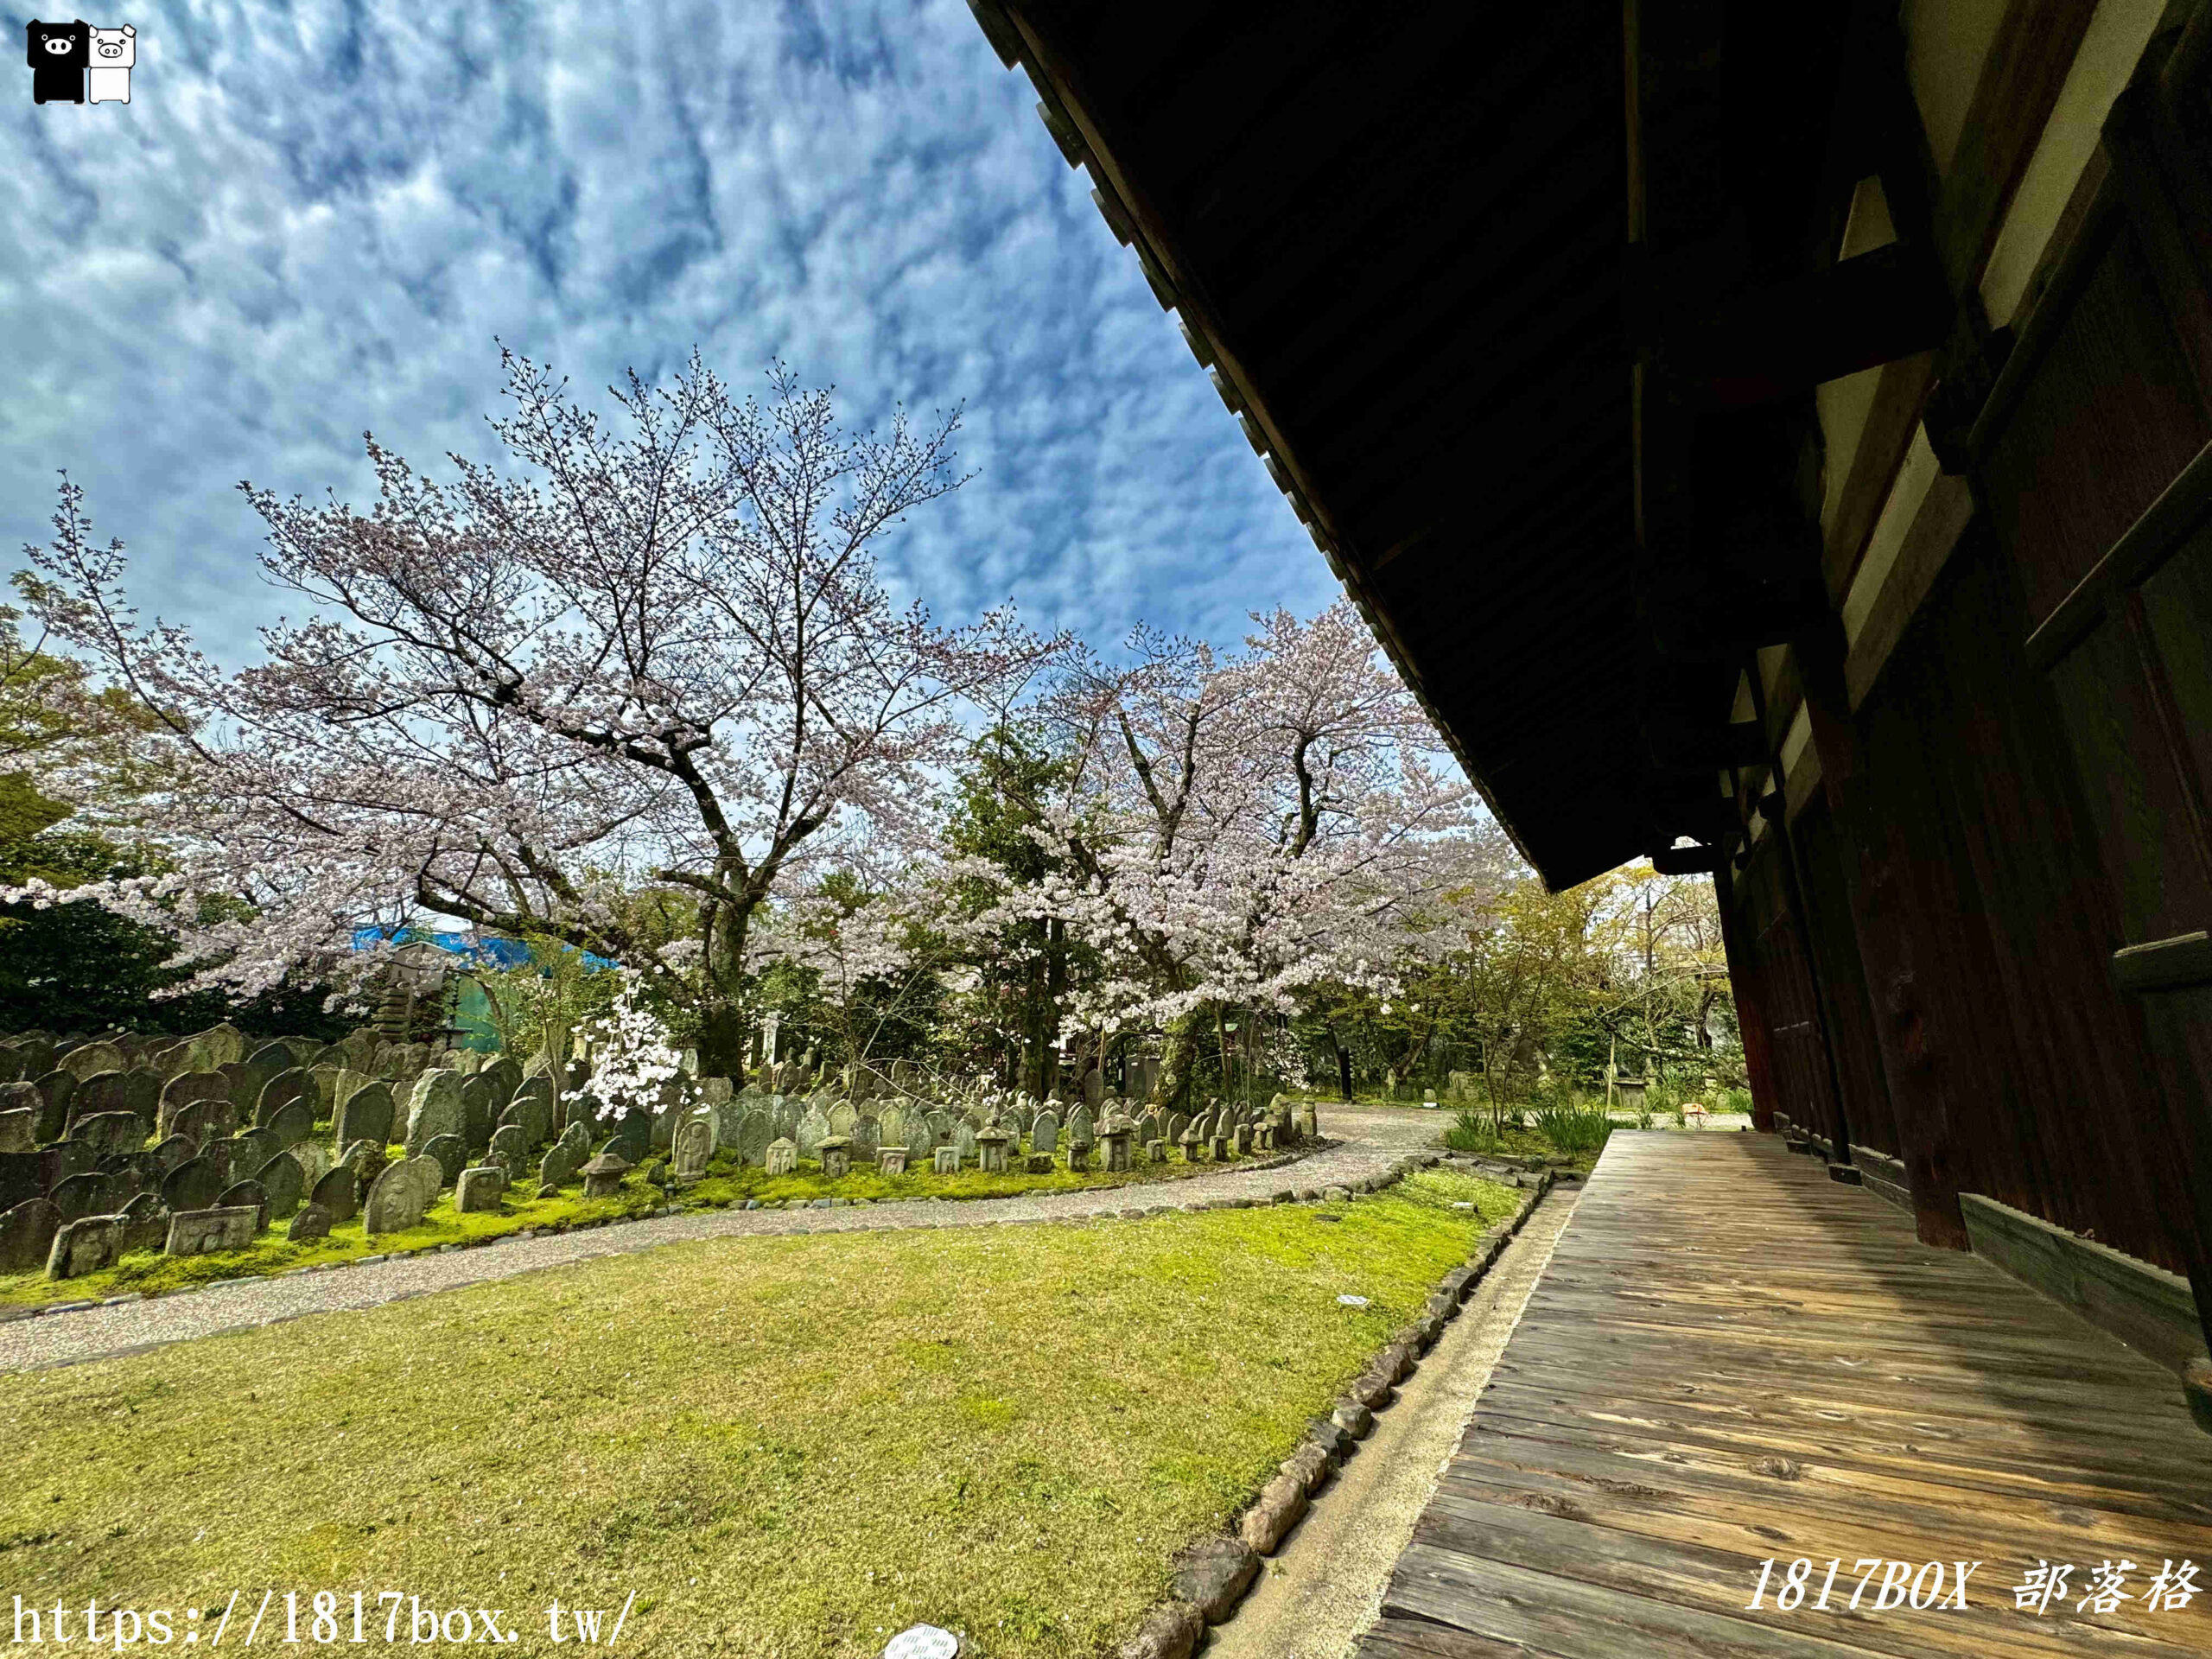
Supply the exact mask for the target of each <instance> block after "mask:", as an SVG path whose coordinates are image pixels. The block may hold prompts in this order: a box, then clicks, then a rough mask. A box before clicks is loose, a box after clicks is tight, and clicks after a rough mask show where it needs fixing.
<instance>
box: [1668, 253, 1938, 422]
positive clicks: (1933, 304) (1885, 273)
mask: <svg viewBox="0 0 2212 1659" xmlns="http://www.w3.org/2000/svg"><path fill="white" fill-rule="evenodd" d="M1952 314H1953V305H1952V301H1951V296H1950V292H1949V290H1948V288H1946V286H1945V285H1944V283H1943V280H1942V272H1941V270H1939V268H1938V267H1937V265H1936V262H1935V259H1934V257H1933V256H1932V255H1931V254H1929V252H1928V251H1927V250H1926V249H1924V248H1916V247H1914V246H1912V245H1909V244H1905V243H1892V244H1891V245H1889V246H1887V247H1883V248H1877V249H1875V250H1874V251H1872V252H1871V253H1862V254H1859V255H1858V256H1857V257H1853V258H1850V259H1845V260H1841V261H1839V262H1838V263H1837V264H1834V265H1831V266H1830V267H1829V268H1828V269H1827V270H1824V271H1821V272H1820V273H1819V274H1818V275H1816V276H1812V277H1803V278H1802V279H1800V280H1798V281H1796V282H1793V283H1782V284H1780V285H1778V286H1777V287H1774V288H1770V289H1764V290H1762V291H1760V292H1758V293H1753V294H1748V295H1744V296H1739V297H1738V298H1736V299H1734V300H1732V301H1730V302H1728V303H1727V304H1726V305H1725V306H1723V307H1721V308H1719V309H1717V310H1715V311H1714V312H1713V313H1711V314H1709V315H1706V316H1704V317H1701V318H1698V319H1695V320H1694V321H1685V322H1682V323H1680V324H1677V325H1675V326H1674V327H1662V333H1661V336H1660V339H1659V340H1658V341H1657V342H1656V347H1657V350H1658V352H1659V353H1660V354H1661V355H1662V357H1663V358H1664V359H1666V362H1667V364H1668V366H1669V371H1670V372H1672V373H1673V375H1674V376H1675V378H1676V380H1677V381H1678V383H1679V384H1680V385H1681V386H1682V388H1683V391H1684V395H1685V397H1687V398H1688V401H1689V402H1690V403H1691V404H1693V405H1694V406H1698V407H1703V408H1718V409H1743V408H1748V407H1750V406H1751V405H1753V404H1766V403H1772V402H1774V401H1775V400H1776V399H1777V398H1781V397H1788V396H1789V395H1790V394H1792V393H1795V392H1802V391H1809V390H1810V389H1811V388H1812V387H1814V386H1816V385H1820V384H1821V382H1823V381H1827V380H1835V379H1840V378H1842V377H1843V376H1845V375H1847V374H1854V373H1856V372H1859V370H1861V369H1871V368H1876V367H1878V366H1879V365H1882V364H1885V363H1890V362H1894V361H1896V360H1897V359H1899V358H1903V357H1910V356H1912V355H1913V354H1914V353H1918V352H1924V351H1929V350H1932V349H1933V348H1934V347H1935V346H1938V345H1940V344H1941V343H1942V340H1943V338H1944V336H1945V335H1946V334H1948V332H1949V330H1950V326H1951V317H1952Z"/></svg>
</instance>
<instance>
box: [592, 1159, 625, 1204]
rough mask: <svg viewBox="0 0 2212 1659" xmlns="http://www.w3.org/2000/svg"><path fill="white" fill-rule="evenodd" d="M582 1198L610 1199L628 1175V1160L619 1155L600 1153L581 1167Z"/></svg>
mask: <svg viewBox="0 0 2212 1659" xmlns="http://www.w3.org/2000/svg"><path fill="white" fill-rule="evenodd" d="M628 1173H630V1164H629V1160H627V1159H626V1158H624V1157H623V1156H622V1155H621V1154H620V1153H615V1152H602V1153H601V1154H599V1156H598V1157H596V1158H594V1159H593V1160H591V1161H590V1162H589V1163H588V1164H586V1165H585V1166H583V1170H582V1175H583V1178H584V1197H586V1198H613V1196H614V1194H615V1192H617V1191H618V1190H619V1189H620V1186H621V1185H622V1178H623V1177H624V1176H625V1175H627V1174H628Z"/></svg>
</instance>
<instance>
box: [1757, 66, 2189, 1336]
mask: <svg viewBox="0 0 2212 1659" xmlns="http://www.w3.org/2000/svg"><path fill="white" fill-rule="evenodd" d="M2104 160H2105V162H2107V164H2108V167H2107V171H2106V172H2105V174H2104V175H2103V179H2102V182H2101V185H2098V186H2097V187H2096V194H2095V195H2094V198H2093V199H2092V200H2090V201H2089V203H2088V207H2087V210H2086V212H2085V213H2083V215H2082V218H2081V219H2080V220H2079V224H2078V229H2076V230H2075V232H2073V234H2072V236H2071V238H2070V241H2069V245H2067V246H2066V247H2065V249H2064V250H2063V251H2062V252H2061V254H2060V255H2059V257H2058V258H2057V260H2056V264H2055V266H2054V267H2053V268H2052V270H2051V274H2050V277H2049V279H2048V281H2047V283H2046V285H2045V286H2044V289H2043V291H2042V292H2041V294H2040V296H2039V297H2038V298H2037V302H2036V304H2035V307H2034V309H2033V310H2032V312H2031V314H2030V315H2029V316H2028V317H2027V318H2026V319H2025V321H2024V323H2023V325H2022V327H2021V328H2020V332H2019V335H2018V342H2017V344H2016V346H2014V348H2013V349H2012V353H2011V356H2010V358H2009V359H2008V360H2007V361H2006V362H2005V367H2004V370H2003V372H2002V373H2001V374H2000V375H1999V377H1998V378H1997V381H1996V384H1995V386H1994V389H1993V391H1991V393H1990V395H1989V397H1988V398H1987V400H1986V403H1985V404H1984V405H1983V406H1982V408H1981V410H1980V415H1979V417H1978V419H1976V420H1975V421H1974V425H1973V428H1972V431H1971V434H1970V440H1969V442H1968V445H1967V454H1966V457H1965V459H1964V461H1962V462H1961V465H1963V467H1964V468H1965V470H1966V472H1967V479H1968V481H1969V483H1970V484H1971V486H1972V487H1973V491H1974V503H1975V514H1974V522H1973V524H1972V525H1971V526H1970V528H1969V529H1968V530H1967V532H1966V534H1965V536H1964V537H1962V539H1961V542H1960V543H1959V545H1958V546H1957V547H1956V549H1955V550H1954V551H1953V553H1952V555H1951V556H1950V559H1949V562H1948V564H1947V565H1946V567H1945V569H1944V572H1943V574H1942V577H1941V579H1940V580H1939V581H1938V582H1937V583H1936V587H1935V588H1934V589H1933V590H1932V591H1931V593H1930V594H1929V596H1928V598H1927V599H1926V600H1925V601H1923V605H1922V607H1921V608H1920V610H1919V611H1918V612H1917V613H1916V616H1915V619H1914V621H1913V623H1912V626H1910V629H1909V630H1908V631H1907V632H1906V634H1905V636H1904V639H1903V640H1902V641H1901V642H1900V643H1899V645H1897V647H1896V649H1895V651H1894V652H1893V653H1892V655H1891V658H1890V659H1889V661H1888V663H1887V664H1886V665H1885V668H1884V670H1883V671H1882V675H1881V677H1880V678H1879V680H1878V682H1877V683H1876V684H1875V686H1874V687H1873V689H1872V692H1871V693H1870V695H1869V696H1867V697H1866V701H1865V702H1864V703H1863V705H1862V706H1861V707H1859V709H1857V710H1855V711H1851V710H1848V709H1845V708H1843V707H1842V704H1841V700H1840V696H1832V697H1830V698H1829V699H1828V701H1827V703H1826V704H1825V705H1823V706H1822V708H1821V710H1820V712H1819V715H1817V716H1816V719H1815V730H1816V733H1818V734H1821V742H1820V743H1819V744H1818V745H1817V746H1816V747H1817V752H1818V753H1819V754H1820V756H1821V761H1822V765H1823V771H1824V774H1826V775H1825V777H1824V787H1825V795H1824V797H1823V798H1816V799H1815V801H1814V802H1813V803H1811V804H1808V805H1807V806H1806V807H1805V808H1804V809H1803V810H1802V811H1801V812H1800V813H1799V815H1798V817H1797V818H1796V821H1795V823H1794V824H1793V826H1792V840H1793V842H1794V845H1795V851H1796V857H1797V859H1798V861H1799V865H1800V869H1801V873H1802V881H1801V883H1800V888H1801V897H1800V898H1799V899H1798V906H1799V912H1800V913H1797V914H1793V908H1792V905H1791V902H1790V899H1791V895H1790V893H1789V891H1788V890H1787V889H1786V887H1785V885H1784V883H1783V881H1782V880H1780V879H1779V871H1780V855H1779V854H1778V852H1777V849H1776V847H1775V838H1773V837H1768V838H1767V840H1766V842H1765V843H1764V845H1763V848H1762V850H1761V853H1760V854H1759V855H1758V857H1756V858H1755V859H1754V860H1753V861H1751V866H1750V867H1749V868H1747V869H1746V870H1745V871H1744V873H1743V874H1741V875H1740V876H1738V878H1737V879H1736V880H1735V881H1734V883H1733V884H1732V886H1733V901H1734V903H1735V904H1736V906H1738V915H1737V917H1736V918H1734V922H1733V926H1732V939H1733V940H1740V941H1743V942H1744V943H1745V950H1746V951H1747V954H1748V955H1749V957H1751V960H1750V961H1749V962H1748V963H1747V964H1746V969H1747V977H1750V978H1753V979H1755V980H1756V981H1757V982H1758V984H1757V987H1756V988H1755V990H1754V995H1753V1001H1754V1002H1755V1004H1757V1005H1758V1007H1757V1010H1756V1012H1757V1014H1758V1016H1759V1017H1760V1018H1761V1019H1762V1020H1763V1023H1764V1027H1765V1030H1764V1039H1765V1041H1766V1043H1767V1045H1768V1046H1770V1048H1771V1049H1773V1050H1774V1052H1776V1054H1777V1056H1781V1055H1783V1054H1784V1053H1785V1052H1787V1050H1788V1045H1789V1041H1790V1040H1791V1036H1790V1033H1792V1032H1794V1031H1796V1029H1797V1027H1796V1025H1795V1024H1793V1022H1796V1021H1798V1020H1800V1017H1801V1014H1802V1009H1803V1007H1805V1006H1806V1005H1807V1000H1808V996H1809V995H1810V994H1811V992H1810V976H1808V971H1807V963H1808V961H1809V962H1810V963H1813V964H1815V965H1816V966H1817V969H1818V973H1819V980H1820V982H1821V991H1822V992H1823V993H1824V995H1825V997H1826V1003H1825V1006H1826V1007H1827V1013H1828V1016H1829V1017H1828V1020H1827V1041H1828V1043H1829V1044H1830V1053H1829V1055H1827V1056H1817V1057H1808V1056H1803V1055H1798V1056H1795V1057H1793V1058H1789V1059H1788V1060H1779V1059H1778V1060H1777V1065H1775V1066H1774V1067H1773V1068H1772V1073H1773V1075H1772V1077H1771V1079H1770V1086H1771V1088H1772V1090H1774V1091H1775V1092H1776V1093H1777V1095H1778V1096H1781V1098H1782V1102H1783V1109H1784V1110H1787V1111H1789V1113H1790V1114H1791V1116H1793V1117H1797V1118H1800V1119H1803V1120H1807V1121H1810V1122H1815V1124H1820V1123H1823V1122H1831V1121H1833V1120H1834V1116H1835V1104H1834V1102H1833V1101H1832V1100H1830V1099H1829V1098H1828V1097H1827V1096H1828V1094H1829V1092H1830V1091H1829V1090H1828V1088H1827V1084H1825V1082H1824V1080H1823V1079H1824V1076H1825V1075H1826V1074H1827V1072H1828V1071H1830V1070H1831V1069H1832V1070H1833V1071H1834V1074H1835V1075H1836V1076H1838V1077H1840V1078H1841V1080H1842V1084H1843V1101H1842V1105H1843V1110H1844V1115H1845V1116H1846V1117H1847V1119H1848V1121H1849V1123H1850V1127H1851V1129H1852V1133H1853V1139H1854V1141H1856V1143H1857V1144H1859V1145H1860V1146H1863V1147H1874V1148H1878V1149H1879V1150H1882V1151H1885V1152H1889V1153H1892V1154H1897V1155H1899V1156H1902V1157H1904V1159H1905V1160H1906V1162H1907V1165H1908V1167H1909V1169H1910V1171H1911V1172H1912V1174H1913V1180H1914V1186H1915V1189H1916V1204H1917V1205H1920V1207H1921V1209H1922V1211H1923V1225H1922V1236H1923V1238H1928V1239H1929V1241H1930V1242H1935V1243H1958V1242H1961V1237H1962V1230H1958V1229H1955V1228H1954V1227H1952V1226H1951V1225H1950V1224H1949V1223H1948V1222H1947V1221H1946V1219H1945V1216H1946V1214H1947V1213H1955V1211H1956V1194H1957V1193H1958V1192H1979V1193H1982V1194H1985V1195H1986V1196H1988V1197H1991V1198H1997V1199H1999V1200H2000V1201H2002V1202H2004V1203H2006V1204H2009V1205H2013V1206H2015V1207H2017V1208H2018V1209H2022V1210H2025V1211H2030V1212H2031V1213H2033V1214H2036V1215H2039V1216H2042V1217H2045V1218H2046V1219H2048V1220H2050V1221H2052V1222H2054V1223H2056V1224H2058V1225H2060V1226H2063V1227H2066V1228H2069V1229H2071V1230H2075V1231H2076V1232H2080V1233H2083V1234H2086V1235H2088V1236H2092V1237H2094V1238H2096V1239H2098V1240H2100V1241H2101V1242H2103V1243H2108V1244H2111V1245H2113V1247H2115V1248H2117V1249H2122V1250H2125V1251H2126V1252H2128V1253H2130V1254H2131V1255H2137V1256H2139V1257H2142V1258H2145V1259H2146V1260H2149V1261H2152V1262H2158V1263H2159V1264H2161V1265H2163V1266H2165V1267H2167V1268H2173V1269H2175V1270H2177V1271H2181V1272H2186V1273H2189V1274H2190V1275H2191V1277H2192V1279H2193V1280H2194V1281H2195V1283H2196V1287H2197V1291H2198V1300H2199V1303H2200V1306H2201V1307H2204V1308H2206V1309H2208V1310H2212V938H2208V937H2207V931H2208V930H2212V183H2209V182H2208V181H2212V23H2200V25H2199V26H2197V27H2196V29H2194V30H2193V32H2192V36H2191V37H2187V38H2183V39H2182V40H2181V41H2179V42H2178V44H2177V42H2176V41H2174V40H2172V39H2169V40H2167V41H2162V42H2159V43H2158V44H2157V45H2154V47H2153V49H2152V54H2151V56H2150V57H2149V58H2148V59H2146V60H2145V69H2144V70H2143V71H2142V72H2141V73H2139V76H2138V78H2137V84H2136V86H2134V87H2133V88H2132V89H2131V91H2130V92H2129V94H2128V95H2127V96H2126V97H2125V98H2124V99H2122V101H2121V104H2120V106H2119V108H2118V109H2116V110H2115V111H2114V114H2113V119H2112V121H2111V123H2110V124H2108V125H2107V130H2106V141H2105V156H2104ZM1815 655H1817V653H1815ZM1807 678H1808V695H1815V696H1817V693H1818V687H1819V683H1820V681H1821V675H1820V673H1819V672H1818V671H1817V664H1812V665H1811V666H1809V667H1808V676H1807ZM1763 867H1764V874H1763ZM1801 917H1802V930H1803V931H1805V932H1808V933H1809V934H1810V936H1811V938H1810V940H1809V944H1810V950H1809V952H1808V950H1806V949H1805V948H1804V945H1803V944H1802V943H1800V942H1798V940H1797V934H1798V932H1799V930H1800V926H1801ZM1732 948H1733V945H1732ZM1946 1206H1948V1211H1947V1208H1946Z"/></svg>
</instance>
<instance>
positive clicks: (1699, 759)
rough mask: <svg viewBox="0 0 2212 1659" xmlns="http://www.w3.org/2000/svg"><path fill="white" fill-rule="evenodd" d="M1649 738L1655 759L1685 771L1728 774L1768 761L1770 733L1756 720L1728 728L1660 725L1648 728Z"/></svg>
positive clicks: (1745, 721) (1728, 725) (1737, 723)
mask: <svg viewBox="0 0 2212 1659" xmlns="http://www.w3.org/2000/svg"><path fill="white" fill-rule="evenodd" d="M1648 736H1649V741H1650V744H1651V757H1652V759H1653V760H1656V761H1657V762H1658V763H1659V764H1660V765H1661V766H1670V767H1674V768H1675V769H1677V770H1680V771H1683V772H1726V771H1728V770H1730V769H1731V768H1732V767H1738V766H1759V765H1761V764H1763V763H1764V761H1765V760H1766V747H1767V745H1766V734H1765V733H1764V732H1762V731H1761V730H1760V729H1759V728H1758V722H1757V721H1749V720H1744V721H1730V722H1729V723H1728V724H1727V725H1726V726H1675V725H1672V724H1669V725H1662V726H1656V727H1652V728H1648Z"/></svg>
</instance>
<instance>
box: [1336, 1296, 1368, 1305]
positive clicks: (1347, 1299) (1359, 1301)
mask: <svg viewBox="0 0 2212 1659" xmlns="http://www.w3.org/2000/svg"><path fill="white" fill-rule="evenodd" d="M1337 1300H1338V1301H1340V1302H1342V1303H1343V1304H1344V1306H1346V1307H1365V1306H1367V1298H1366V1297H1364V1296H1339V1297H1338V1298H1337Z"/></svg>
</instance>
